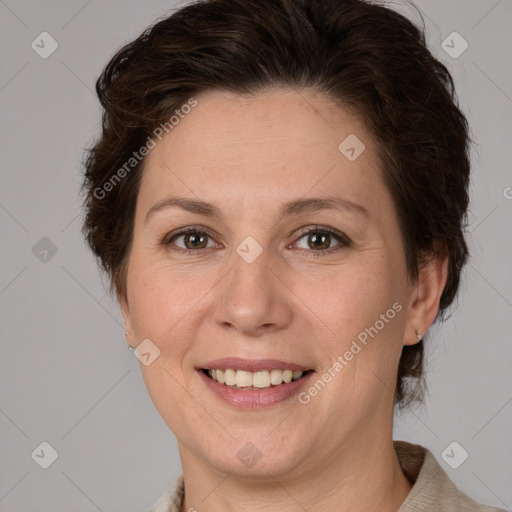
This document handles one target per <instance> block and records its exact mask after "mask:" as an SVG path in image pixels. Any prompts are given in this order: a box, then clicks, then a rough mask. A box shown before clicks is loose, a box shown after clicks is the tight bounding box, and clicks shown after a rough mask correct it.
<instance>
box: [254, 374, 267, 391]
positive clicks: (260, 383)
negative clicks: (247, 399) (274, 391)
mask: <svg viewBox="0 0 512 512" xmlns="http://www.w3.org/2000/svg"><path fill="white" fill-rule="evenodd" d="M252 385H253V386H254V387H255V388H268V387H269V386H270V373H268V372H267V371H264V372H255V373H253V374H252Z"/></svg>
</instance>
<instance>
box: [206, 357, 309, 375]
mask: <svg viewBox="0 0 512 512" xmlns="http://www.w3.org/2000/svg"><path fill="white" fill-rule="evenodd" d="M198 369H203V370H212V369H217V370H226V369H232V370H243V371H246V372H260V371H263V370H292V371H307V370H310V369H311V368H308V367H307V366H302V365H300V364H296V363H290V362H287V361H280V360H278V359H242V358H240V357H223V358H221V359H215V360H214V361H209V362H208V363H206V364H205V365H204V366H199V367H198Z"/></svg>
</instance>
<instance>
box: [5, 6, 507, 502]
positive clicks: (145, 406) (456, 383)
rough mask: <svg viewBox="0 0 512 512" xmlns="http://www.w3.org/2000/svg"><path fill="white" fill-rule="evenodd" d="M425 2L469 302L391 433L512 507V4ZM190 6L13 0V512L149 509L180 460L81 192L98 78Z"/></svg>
mask: <svg viewBox="0 0 512 512" xmlns="http://www.w3.org/2000/svg"><path fill="white" fill-rule="evenodd" d="M415 4H416V5H417V7H418V8H420V9H421V11H422V12H423V14H424V16H425V21H426V24H427V35H428V39H429V43H430V46H431V49H432V51H433V52H434V53H435V54H436V55H437V56H438V58H440V59H441V60H442V61H443V62H445V63H446V64H447V65H448V67H449V69H450V70H451V72H452V73H453V75H454V77H455V80H456V86H457V90H458V94H459V97H460V102H461V106H462V108H463V110H464V111H465V112H466V114H467V116H468V118H469V121H470V123H471V126H472V132H473V137H474V139H475V140H476V142H477V145H476V146H475V147H474V151H473V183H472V204H471V213H470V222H471V226H470V233H471V235H470V245H471V251H472V259H471V262H470V264H469V265H468V267H467V270H466V273H465V281H464V285H463V287H462V289H461V293H460V304H459V306H457V307H456V308H455V309H454V314H453V316H452V317H451V318H450V319H449V320H448V321H447V322H446V323H445V324H444V325H443V326H441V328H438V329H433V330H431V333H430V335H429V336H430V338H429V340H428V347H429V348H428V356H429V359H430V363H429V371H428V383H429V394H428V396H427V400H426V404H425V406H422V407H419V408H416V409H415V410H413V411H410V412H409V413H407V414H406V415H404V416H403V417H400V418H397V421H396V429H395V430H396V432H395V438H397V439H404V440H409V441H412V442H416V443H420V444H423V445H424V446H426V447H428V448H429V449H430V450H431V451H432V452H433V453H434V455H435V456H436V458H437V459H438V460H439V461H440V463H441V465H442V466H443V468H444V469H445V470H446V471H447V473H448V474H449V476H450V477H451V478H452V479H453V480H454V482H455V483H456V484H457V485H458V486H459V487H460V488H461V489H462V490H464V491H465V492H467V493H468V494H470V495H471V496H472V497H474V498H475V499H477V500H478V501H481V502H485V503H487V504H491V505H495V506H499V507H502V508H505V509H507V510H511V507H512V448H511V442H510V426H511V419H512V403H511V402H512V377H511V375H512V371H511V359H512V358H511V355H512V344H511V342H512V339H511V335H510V333H511V331H512V322H511V318H512V265H511V261H512V237H511V228H510V224H511V220H512V199H511V198H512V188H509V187H512V173H511V168H512V167H511V163H512V161H511V160H512V148H511V147H512V144H511V142H512V139H511V135H512V126H511V125H512V66H510V56H511V49H512V41H511V38H512V37H511V30H510V26H511V24H512V2H511V0H500V1H497V0H471V1H468V0H457V1H456V0H450V1H446V0H428V1H427V0H422V1H417V2H415ZM176 5H177V4H176V3H174V2H172V1H163V0H151V1H144V2H136V1H134V0H133V1H121V0H107V1H101V2H100V1H99V0H89V1H86V0H72V1H71V0H68V1H66V2H62V1H56V0H54V1H50V0H45V1H36V0H31V1H22V0H0V38H1V40H0V48H1V50H0V52H1V55H0V59H1V76H0V116H1V129H2V132H1V138H0V140H1V157H2V158H1V189H0V229H1V241H2V242H1V247H2V249H1V253H0V315H1V323H0V327H1V344H2V345H1V348H2V350H1V357H0V379H1V385H0V433H1V435H0V510H2V511H6V512H15V511H22V510H23V511H36V510H38V511H43V510H48V511H49V510H52V511H54V512H58V511H65V510H66V511H67V510H75V511H95V510H101V511H127V510H134V511H135V510H144V509H147V508H148V507H149V506H150V505H151V504H152V503H153V502H154V501H155V500H156V499H157V498H158V497H159V496H160V495H161V494H162V492H163V491H164V489H165V488H166V487H167V486H168V485H169V484H170V482H171V481H172V480H173V478H174V477H175V476H176V475H177V474H178V473H179V472H180V463H179V457H178V451H177V447H176V442H175V439H174V436H173V435H172V434H171V433H170V432H169V430H168V429H167V427H166V426H165V424H164V422H163V421H162V420H161V418H160V416H159V415H158V413H157V412H156V411H155V409H154V407H153V405H152V403H151V401H150V399H149V397H148V395H147V392H146V389H145V387H144V383H143V381H142V378H141V375H140V370H139V363H138V361H137V360H136V359H135V358H134V357H133V355H132V353H131V352H130V351H129V350H127V348H126V343H125V340H124V335H123V327H122V317H121V315H120V312H119V310H118V307H117V305H116V304H115V303H114V302H113V301H112V300H111V299H110V298H109V296H108V295H107V293H106V291H105V290H106V289H105V287H104V283H102V282H101V280H100V278H99V277H98V272H97V268H96V264H95V261H94V258H93V256H92V255H91V254H90V252H89V251H88V250H87V249H86V248H85V246H84V243H83V242H82V238H81V235H80V231H79V229H80V220H81V219H80V210H79V206H80V202H79V197H78V187H79V185H80V172H81V170H80V162H81V159H82V157H83V148H84V147H85V146H87V145H89V143H90V142H91V140H92V138H93V137H94V136H95V135H96V134H97V133H98V131H99V126H100V110H99V105H98V102H97V99H96V97H95V94H94V92H93V91H94V83H95V80H96V78H97V76H98V74H99V73H100V71H101V69H102V67H103V66H104V65H105V64H106V63H107V61H108V59H109V58H110V56H111V55H112V54H113V53H114V51H115V50H117V49H118V48H119V47H120V46H121V45H123V44H124V43H126V42H128V41H129V40H131V39H132V38H134V37H136V36H137V35H138V34H139V33H140V31H141V30H143V29H144V28H145V27H146V26H147V25H148V24H149V23H151V22H152V21H153V20H154V19H155V18H157V17H161V16H163V15H165V14H166V13H169V11H170V10H171V9H172V8H173V7H175V6H176ZM393 6H394V7H395V8H396V9H398V10H399V11H400V12H403V13H404V14H406V15H407V16H409V17H411V18H413V19H417V18H418V15H417V13H416V12H415V11H414V9H412V8H410V7H409V6H407V5H406V4H405V3H400V2H394V3H393ZM43 31H47V32H49V33H50V34H51V36H52V37H53V38H54V39H55V40H56V41H57V42H58V45H59V46H58V49H57V50H56V51H55V52H54V53H53V54H52V55H51V56H50V57H49V58H47V59H42V58H41V57H40V56H39V55H38V54H37V53H36V52H35V51H34V50H33V49H32V48H31V43H32V41H33V40H34V39H36V38H37V36H38V35H39V34H40V33H41V32H43ZM453 31H457V32H459V33H460V34H461V35H462V36H463V38H464V39H465V40H466V41H467V42H468V44H469V48H468V49H467V50H466V51H465V52H464V53H463V54H462V55H461V56H460V57H458V58H456V59H454V58H452V57H450V56H449V55H448V54H447V53H445V51H444V50H443V48H442V46H441V44H442V41H443V40H445V39H446V37H447V36H448V35H449V34H451V33H452V32H453ZM43 237H47V238H48V239H49V240H51V242H52V244H54V246H55V248H56V249H57V252H56V253H55V254H52V251H51V247H50V250H49V252H48V254H47V255H46V254H45V253H44V252H42V251H44V249H45V248H46V249H48V248H49V245H48V244H49V243H48V241H47V240H43V241H42V242H40V240H41V238H43ZM38 243H39V245H36V244H38ZM34 246H36V249H34V251H33V247H34ZM34 252H35V254H34ZM45 258H46V261H45ZM41 259H43V261H41ZM42 441H47V442H48V443H50V445H52V446H53V447H54V449H55V450H57V452H58V458H57V460H56V461H55V462H54V463H53V464H52V465H51V466H50V467H49V468H48V469H42V468H41V467H39V465H38V464H36V462H35V461H34V460H33V458H32V457H31V453H32V452H33V451H34V449H35V448H36V447H38V446H39V444H40V443H41V442H42ZM453 441H457V442H458V443H459V444H460V445H461V446H462V447H463V448H464V449H465V450H466V451H467V452H468V453H469V457H468V459H467V460H466V461H465V462H464V463H463V464H462V465H460V467H459V468H458V469H452V468H451V467H450V466H449V465H448V464H447V463H446V462H445V460H444V459H443V457H442V456H441V454H442V453H443V451H444V450H445V448H446V447H447V446H448V445H449V444H450V443H452V442H453ZM456 456H457V457H459V456H460V453H456Z"/></svg>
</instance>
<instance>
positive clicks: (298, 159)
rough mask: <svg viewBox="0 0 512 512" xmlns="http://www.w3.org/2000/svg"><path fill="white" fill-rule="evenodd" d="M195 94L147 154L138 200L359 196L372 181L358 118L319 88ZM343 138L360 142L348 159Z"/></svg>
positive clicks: (366, 139) (373, 164)
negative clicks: (191, 104) (185, 110)
mask: <svg viewBox="0 0 512 512" xmlns="http://www.w3.org/2000/svg"><path fill="white" fill-rule="evenodd" d="M195 99H196V101H197V106H195V107H194V108H193V109H191V111H190V113H189V114H187V115H185V116H183V118H182V119H180V122H179V124H177V125H176V126H175V127H174V129H173V130H172V131H171V132H170V133H169V134H168V135H165V136H164V137H163V138H162V140H161V141H160V142H158V143H157V145H156V147H155V148H154V149H153V150H151V151H150V153H149V154H148V156H147V157H146V161H145V165H144V172H143V178H142V183H141V190H140V196H141V197H140V199H141V202H143V203H145V202H146V201H147V202H148V204H145V205H144V206H145V207H148V206H150V205H149V202H154V201H157V200H160V199H161V198H163V197H164V196H165V195H166V194H168V193H169V192H171V191H172V192H177V193H181V194H182V195H183V194H186V195H187V196H190V197H194V196H197V197H201V198H203V199H211V200H218V201H228V200H229V199H230V198H232V197H234V196H235V195H237V196H238V197H240V196H244V197H247V199H249V197H248V195H249V196H250V197H253V198H254V199H255V202H256V199H257V198H259V199H263V198H268V199H272V198H277V197H280V198H283V199H284V198H286V197H289V198H295V197H297V196H305V195H308V193H309V191H311V194H312V195H318V194H321V193H322V192H323V193H331V194H332V193H336V192H342V193H343V195H344V196H345V197H347V198H348V199H353V200H355V199H356V198H357V200H359V201H361V200H362V201H364V200H369V199H370V197H369V193H370V192H369V189H374V188H375V186H377V185H378V183H376V180H378V179H379V178H378V166H377V158H376V154H375V145H374V143H373V141H372V140H371V138H370V134H369V133H368V131H367V130H366V129H365V127H364V123H363V122H362V120H361V119H360V118H359V117H358V116H357V115H356V114H355V113H354V112H353V111H351V110H349V109H345V108H341V107H339V106H337V105H336V104H335V103H334V102H333V101H332V100H331V99H330V98H328V97H327V96H325V95H322V94H318V93H314V92H312V91H306V90H304V91H291V90H274V91H269V92H266V93H259V94H255V95H244V96H241V95H237V94H234V93H230V92H226V91H210V92H207V93H203V94H200V95H198V96H196V97H195ZM346 140H348V146H354V142H355V144H356V146H355V150H356V151H357V152H358V153H359V152H360V151H361V149H362V148H364V151H363V152H362V153H361V154H360V155H359V156H358V157H357V158H356V159H355V160H351V159H349V158H347V154H344V153H343V151H345V152H346V150H347V149H349V150H350V149H351V148H350V147H348V148H347V147H346V146H347V143H343V141H346ZM340 144H341V148H340ZM357 144H359V145H357ZM363 144H364V146H363ZM348 155H349V156H351V155H353V152H352V153H351V152H349V153H348ZM373 192H375V190H373ZM246 204H247V202H246Z"/></svg>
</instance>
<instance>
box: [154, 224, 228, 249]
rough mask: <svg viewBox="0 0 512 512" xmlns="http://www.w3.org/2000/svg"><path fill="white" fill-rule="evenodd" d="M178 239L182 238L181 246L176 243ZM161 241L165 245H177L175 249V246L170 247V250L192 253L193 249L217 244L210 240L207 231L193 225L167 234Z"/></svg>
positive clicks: (209, 247)
mask: <svg viewBox="0 0 512 512" xmlns="http://www.w3.org/2000/svg"><path fill="white" fill-rule="evenodd" d="M180 239H182V242H181V243H182V244H183V245H182V246H181V245H179V244H178V243H176V241H177V240H180ZM163 243H164V245H166V246H171V245H175V246H176V247H177V249H176V248H175V247H170V248H171V249H172V250H178V251H184V252H188V253H190V252H192V253H194V252H195V251H199V250H202V249H211V248H213V247H216V246H217V245H218V244H216V243H215V242H214V241H213V240H212V237H211V235H210V234H209V233H208V232H206V231H202V230H199V229H196V228H193V227H190V228H187V229H183V230H181V231H178V232H177V233H173V234H171V235H169V236H168V237H167V238H166V239H165V240H164V242H163Z"/></svg>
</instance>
